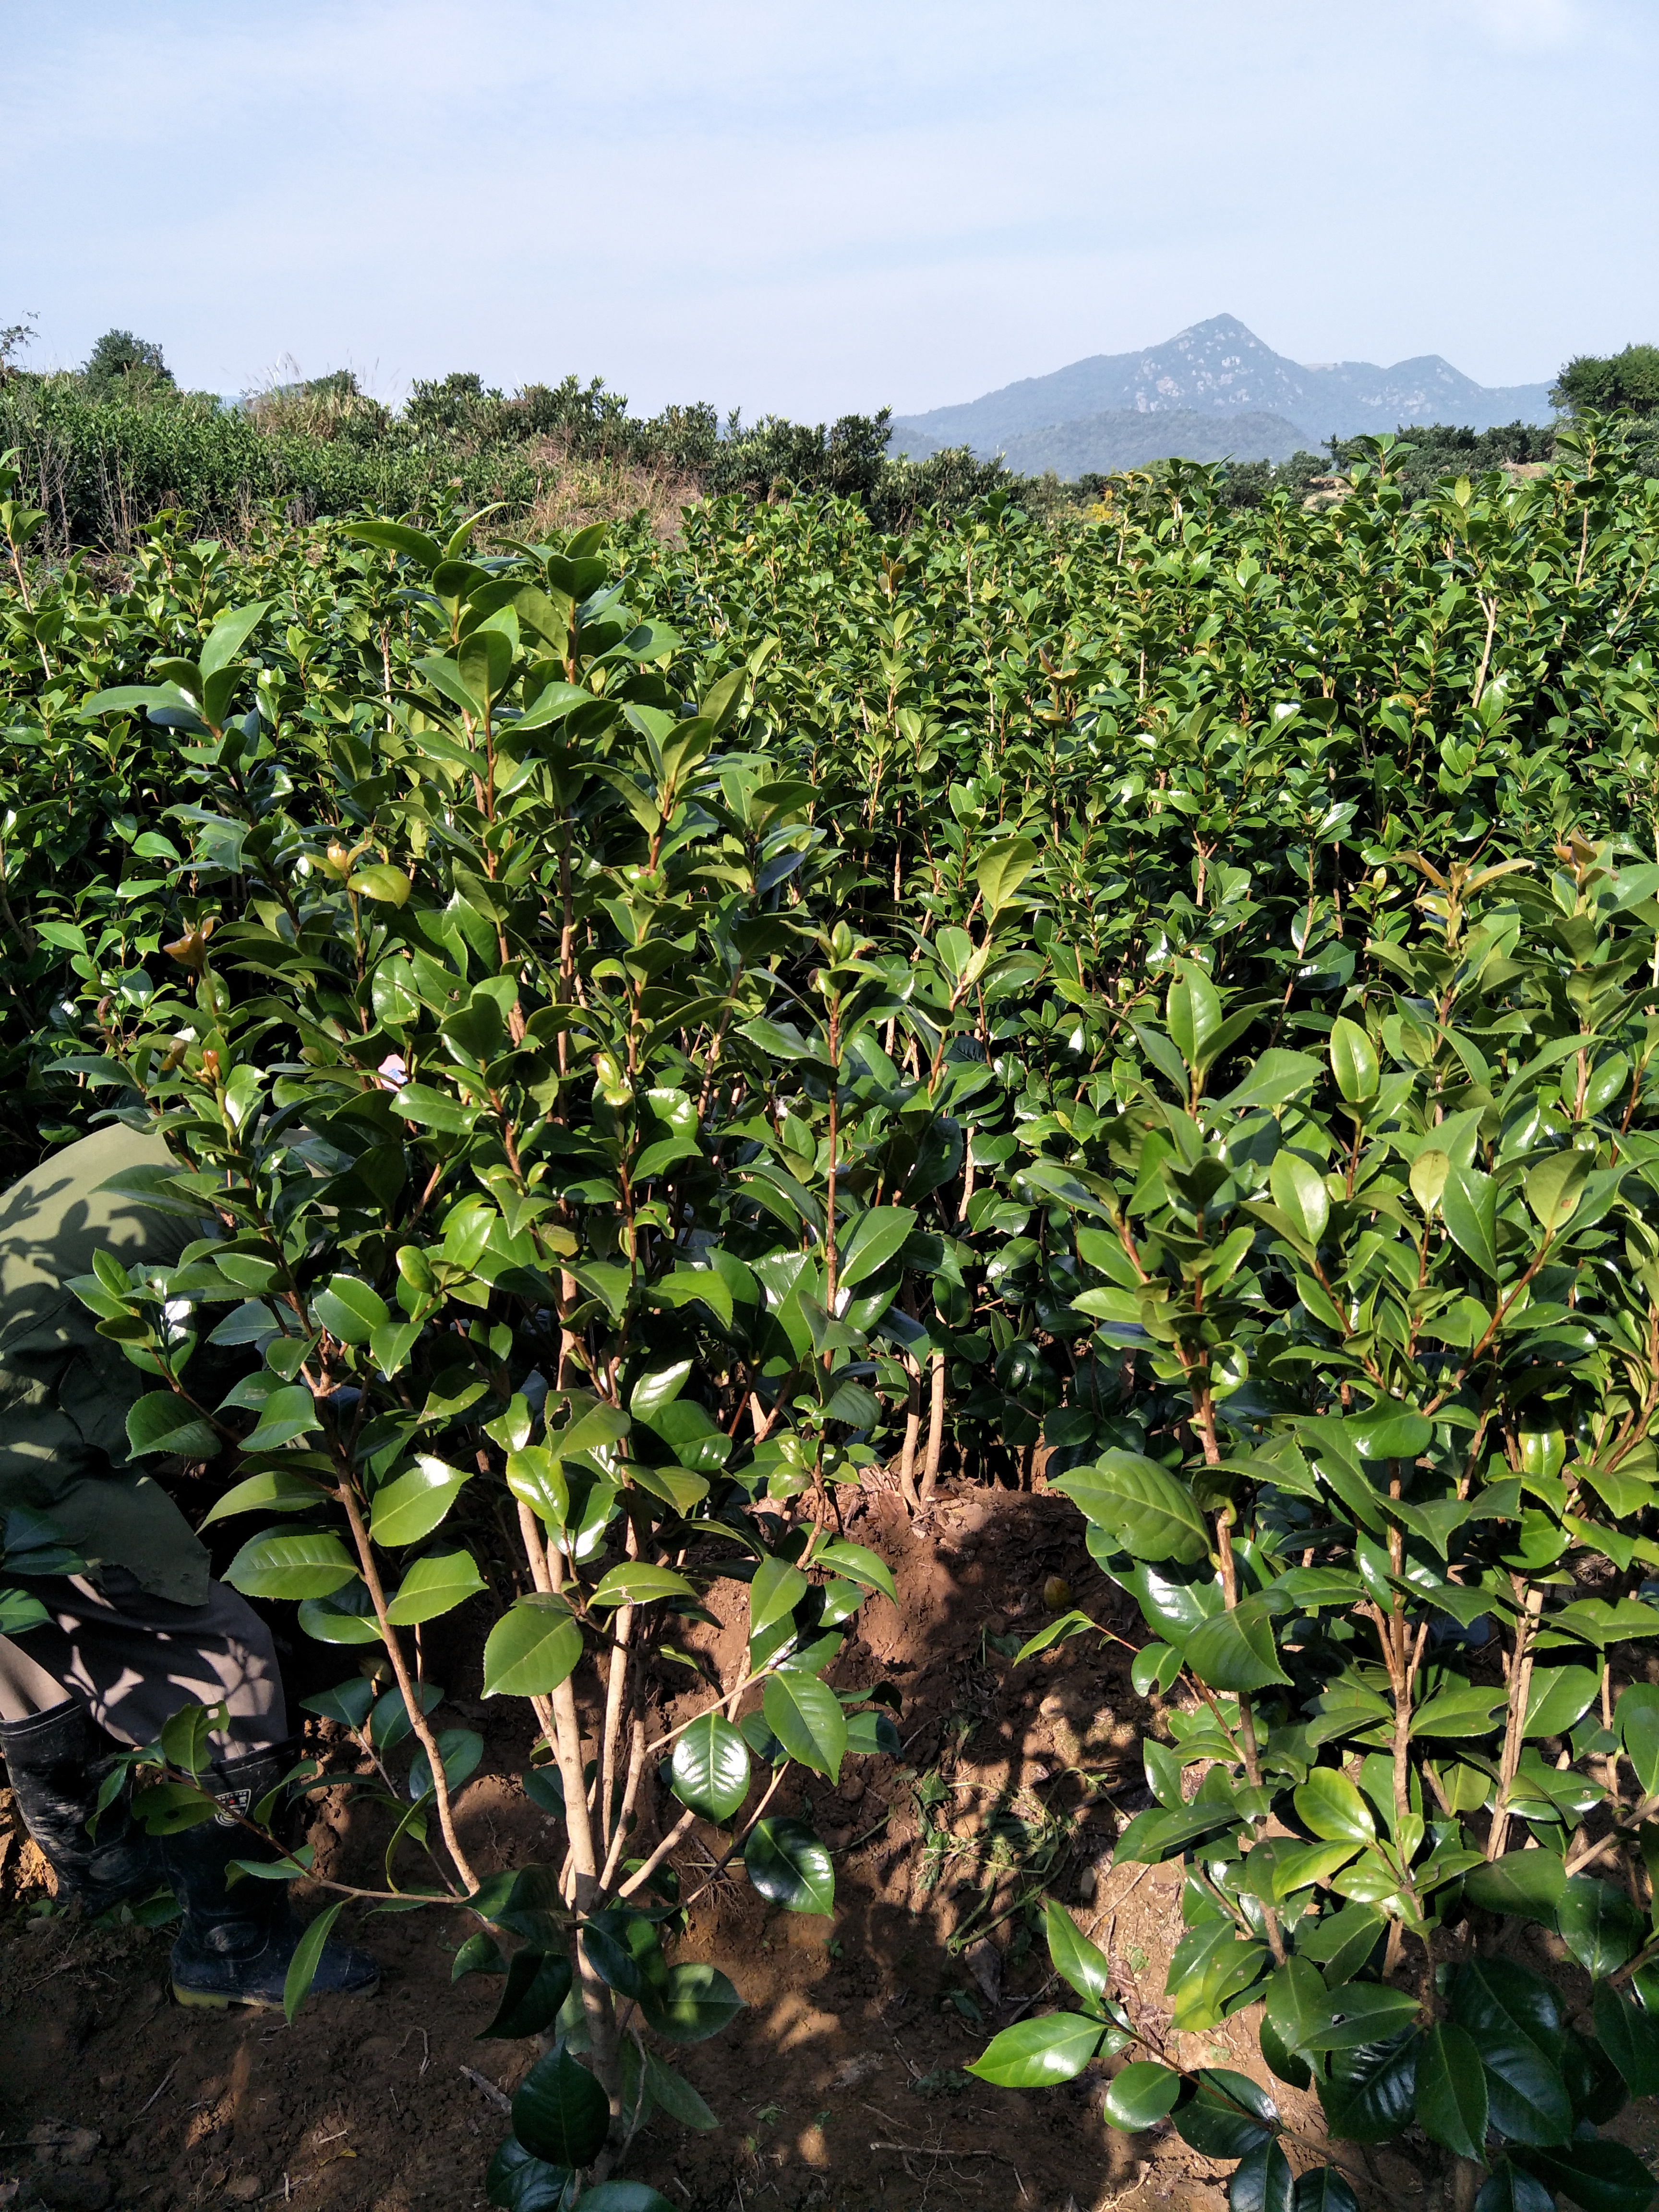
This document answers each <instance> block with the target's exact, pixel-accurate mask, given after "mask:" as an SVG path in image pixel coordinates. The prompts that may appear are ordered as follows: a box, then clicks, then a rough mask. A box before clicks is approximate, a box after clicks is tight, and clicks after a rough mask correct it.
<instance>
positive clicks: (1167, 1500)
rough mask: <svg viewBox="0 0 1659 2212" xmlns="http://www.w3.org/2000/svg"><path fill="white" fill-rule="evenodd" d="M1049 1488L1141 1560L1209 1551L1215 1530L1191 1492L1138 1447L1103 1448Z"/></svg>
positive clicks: (1193, 1556) (1188, 1558) (1183, 1559)
mask: <svg viewBox="0 0 1659 2212" xmlns="http://www.w3.org/2000/svg"><path fill="white" fill-rule="evenodd" d="M1050 1487H1051V1488H1052V1489H1054V1490H1059V1491H1061V1492H1064V1493H1065V1495H1066V1497H1067V1498H1071V1499H1072V1501H1073V1504H1076V1505H1077V1506H1078V1507H1079V1510H1081V1511H1082V1512H1083V1513H1084V1514H1085V1515H1086V1516H1087V1517H1088V1518H1089V1519H1090V1520H1091V1521H1097V1522H1100V1524H1101V1525H1102V1527H1103V1528H1107V1529H1109V1530H1110V1532H1111V1534H1112V1535H1113V1536H1114V1538H1115V1540H1116V1541H1117V1543H1118V1544H1119V1545H1120V1546H1121V1548H1122V1549H1123V1550H1125V1551H1127V1552H1128V1553H1132V1554H1133V1557H1134V1558H1136V1559H1152V1560H1159V1559H1174V1560H1176V1561H1177V1562H1180V1563H1182V1564H1184V1565H1193V1564H1194V1563H1195V1562H1196V1561H1197V1560H1200V1559H1204V1558H1205V1557H1206V1556H1207V1554H1208V1552H1209V1549H1210V1532H1209V1530H1208V1528H1206V1526H1205V1523H1204V1517H1203V1516H1202V1515H1201V1514H1200V1511H1199V1510H1198V1508H1197V1506H1196V1505H1194V1503H1193V1500H1192V1495H1191V1493H1190V1492H1188V1490H1187V1489H1186V1488H1185V1487H1184V1486H1182V1484H1181V1483H1179V1482H1177V1481H1176V1479H1175V1477H1174V1476H1173V1475H1171V1474H1167V1473H1166V1472H1165V1470H1164V1468H1161V1467H1159V1466H1158V1464H1157V1462H1155V1461H1153V1460H1149V1459H1146V1458H1145V1457H1144V1456H1143V1455H1141V1454H1139V1452H1129V1451H1122V1450H1119V1449H1115V1448H1114V1449H1111V1450H1109V1451H1106V1452H1103V1453H1102V1455H1101V1456H1100V1458H1099V1460H1098V1461H1097V1462H1096V1464H1095V1465H1094V1466H1093V1467H1079V1468H1072V1469H1071V1470H1070V1472H1069V1473H1067V1474H1062V1475H1060V1476H1058V1477H1057V1478H1056V1479H1055V1480H1054V1482H1053V1483H1052V1484H1051V1485H1050Z"/></svg>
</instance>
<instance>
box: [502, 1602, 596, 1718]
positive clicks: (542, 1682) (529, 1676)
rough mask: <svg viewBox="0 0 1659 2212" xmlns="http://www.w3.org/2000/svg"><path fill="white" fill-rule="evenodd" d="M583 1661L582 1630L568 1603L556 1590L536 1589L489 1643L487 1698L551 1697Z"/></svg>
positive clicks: (505, 1615)
mask: <svg viewBox="0 0 1659 2212" xmlns="http://www.w3.org/2000/svg"><path fill="white" fill-rule="evenodd" d="M581 1656H582V1632H581V1629H580V1626H579V1625H578V1623H577V1622H576V1621H575V1620H574V1618H573V1617H572V1615H571V1612H570V1607H568V1604H567V1603H566V1602H565V1601H564V1599H563V1598H562V1597H561V1596H559V1595H557V1594H556V1592H554V1591H552V1590H532V1591H530V1592H529V1593H528V1594H527V1595H525V1596H523V1597H520V1598H517V1599H515V1600H514V1601H513V1604H512V1605H510V1606H509V1607H507V1611H506V1612H505V1613H502V1615H501V1618H500V1620H497V1621H496V1623H495V1626H494V1627H493V1628H492V1629H491V1630H490V1632H489V1637H488V1638H486V1640H485V1643H484V1653H483V1694H484V1696H485V1697H487V1698H546V1697H550V1696H551V1695H552V1693H553V1692H554V1691H555V1690H556V1689H557V1688H558V1686H559V1685H560V1683H561V1682H563V1681H565V1680H568V1677H569V1676H570V1675H571V1674H573V1673H574V1670H575V1668H576V1664H577V1662H578V1661H579V1660H580V1657H581Z"/></svg>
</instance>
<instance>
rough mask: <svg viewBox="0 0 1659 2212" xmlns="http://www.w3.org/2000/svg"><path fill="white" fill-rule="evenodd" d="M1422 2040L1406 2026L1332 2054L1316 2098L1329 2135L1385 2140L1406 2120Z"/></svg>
mask: <svg viewBox="0 0 1659 2212" xmlns="http://www.w3.org/2000/svg"><path fill="white" fill-rule="evenodd" d="M1421 2040H1422V2039H1421V2036H1420V2033H1419V2031H1418V2030H1417V2029H1416V2028H1414V2027H1408V2028H1407V2029H1405V2030H1404V2031H1403V2032H1402V2033H1400V2034H1399V2035H1391V2036H1387V2037H1385V2038H1383V2040H1381V2041H1380V2042H1377V2043H1362V2044H1360V2045H1358V2047H1357V2048H1355V2049H1353V2050H1350V2051H1333V2052H1332V2053H1331V2056H1330V2059H1329V2062H1328V2065H1329V2071H1328V2075H1327V2077H1326V2079H1325V2080H1324V2081H1322V2083H1321V2085H1320V2091H1319V2096H1320V2102H1321V2103H1322V2105H1323V2106H1324V2107H1325V2118H1326V2123H1327V2124H1328V2127H1329V2129H1330V2131H1331V2133H1332V2134H1333V2135H1334V2136H1339V2137H1340V2138H1343V2139H1344V2140H1346V2141H1347V2142H1362V2143H1376V2142H1390V2141H1391V2140H1392V2139H1393V2137H1394V2136H1397V2135H1399V2134H1400V2133H1401V2131H1402V2130H1404V2129H1405V2128H1406V2127H1407V2125H1408V2124H1410V2121H1411V2117H1412V2111H1413V2105H1414V2103H1415V2101H1416V2091H1417V2056H1418V2051H1419V2045H1420V2043H1421Z"/></svg>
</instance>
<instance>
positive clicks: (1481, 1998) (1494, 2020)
mask: <svg viewBox="0 0 1659 2212" xmlns="http://www.w3.org/2000/svg"><path fill="white" fill-rule="evenodd" d="M1451 2008H1452V2017H1453V2019H1454V2020H1455V2021H1456V2022H1457V2024H1458V2026H1459V2027H1464V2028H1467V2029H1468V2032H1469V2033H1470V2035H1471V2036H1472V2037H1473V2038H1474V2042H1475V2044H1476V2045H1477V2046H1478V2048H1479V2050H1480V2058H1481V2063H1482V2064H1483V2065H1484V2066H1485V2068H1486V2088H1487V2095H1488V2098H1489V2100H1490V2106H1491V2113H1492V2125H1493V2127H1495V2128H1496V2129H1497V2130H1498V2133H1499V2134H1500V2135H1504V2136H1508V2137H1509V2139H1510V2142H1520V2143H1564V2142H1566V2141H1567V2140H1568V2138H1569V2137H1570V2136H1571V2134H1572V2124H1573V2122H1572V2104H1571V2099H1570V2098H1569V2097H1568V2095H1567V2089H1566V2084H1565V2081H1563V2080H1562V2079H1561V2075H1560V2073H1559V2070H1558V2067H1557V2063H1556V2062H1557V2059H1558V2057H1559V2053H1560V2049H1561V2039H1560V2031H1559V2012H1558V2010H1557V2008H1556V2002H1555V1997H1554V1994H1553V1991H1552V1990H1550V1988H1549V1985H1548V1984H1547V1983H1545V1982H1541V1981H1540V1980H1539V1978H1538V1977H1537V1976H1536V1975H1535V1974H1529V1973H1528V1972H1527V1970H1526V1969H1525V1967H1523V1966H1516V1965H1515V1964H1514V1962H1513V1961H1512V1960H1508V1959H1475V1960H1470V1961H1469V1962H1468V1964H1467V1965H1465V1966H1460V1967H1459V1968H1458V1970H1457V1972H1456V1974H1455V1977H1454V1978H1453V1982H1452V1990H1451Z"/></svg>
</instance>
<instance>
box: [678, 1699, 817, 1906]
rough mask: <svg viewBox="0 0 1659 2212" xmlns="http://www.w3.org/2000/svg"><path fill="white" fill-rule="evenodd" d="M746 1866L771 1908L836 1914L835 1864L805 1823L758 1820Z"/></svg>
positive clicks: (746, 1848)
mask: <svg viewBox="0 0 1659 2212" xmlns="http://www.w3.org/2000/svg"><path fill="white" fill-rule="evenodd" d="M739 1741H741V1739H739ZM677 1794H678V1793H677ZM743 1863H744V1866H745V1867H746V1868H747V1869H748V1873H749V1879H750V1881H751V1882H752V1883H753V1884H754V1887H755V1888H756V1889H757V1891H758V1893H760V1895H761V1896H762V1897H763V1898H764V1899H766V1901H767V1903H768V1904H769V1905H782V1906H783V1908H784V1909H785V1911H788V1912H823V1913H829V1912H833V1911H835V1904H836V1870H835V1867H834V1864H833V1863H832V1861H831V1859H830V1857H829V1852H828V1851H827V1850H825V1849H824V1847H823V1844H821V1843H820V1842H819V1841H818V1839H817V1837H816V1836H815V1835H814V1834H813V1833H812V1831H811V1829H810V1828H809V1827H808V1826H807V1825H806V1823H805V1821H804V1820H790V1819H788V1818H787V1817H784V1816H781V1815H779V1816H775V1817H774V1818H771V1819H768V1820H757V1821H756V1823H755V1825H754V1826H753V1827H752V1828H751V1829H750V1832H749V1840H748V1842H747V1843H746V1844H744V1850H743Z"/></svg>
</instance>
